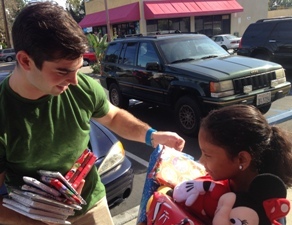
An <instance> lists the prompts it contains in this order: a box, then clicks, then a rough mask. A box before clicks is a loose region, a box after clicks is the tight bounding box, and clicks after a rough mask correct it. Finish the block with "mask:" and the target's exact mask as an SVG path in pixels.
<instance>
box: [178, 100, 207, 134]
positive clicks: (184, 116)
mask: <svg viewBox="0 0 292 225" xmlns="http://www.w3.org/2000/svg"><path fill="white" fill-rule="evenodd" d="M201 116H202V113H201V110H200V108H199V105H198V103H197V101H196V100H195V99H193V98H191V97H189V96H184V97H181V98H180V99H179V100H178V101H177V103H176V106H175V118H176V121H177V125H178V126H179V128H180V129H181V131H182V132H183V133H185V134H187V135H192V136H193V135H197V134H198V131H199V127H200V120H201Z"/></svg>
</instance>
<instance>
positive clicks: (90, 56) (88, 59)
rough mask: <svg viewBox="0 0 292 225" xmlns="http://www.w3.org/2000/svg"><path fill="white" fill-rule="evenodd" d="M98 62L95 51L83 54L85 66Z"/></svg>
mask: <svg viewBox="0 0 292 225" xmlns="http://www.w3.org/2000/svg"><path fill="white" fill-rule="evenodd" d="M95 62H96V55H95V52H93V51H88V52H85V53H84V54H83V66H89V65H90V64H92V63H95Z"/></svg>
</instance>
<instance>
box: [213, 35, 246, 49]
mask: <svg viewBox="0 0 292 225" xmlns="http://www.w3.org/2000/svg"><path fill="white" fill-rule="evenodd" d="M212 40H213V41H215V42H216V43H217V44H218V45H220V46H221V47H222V48H224V49H225V50H226V51H227V50H230V49H231V50H234V51H237V49H238V47H239V42H240V40H241V37H236V36H234V35H232V34H219V35H215V36H213V37H212Z"/></svg>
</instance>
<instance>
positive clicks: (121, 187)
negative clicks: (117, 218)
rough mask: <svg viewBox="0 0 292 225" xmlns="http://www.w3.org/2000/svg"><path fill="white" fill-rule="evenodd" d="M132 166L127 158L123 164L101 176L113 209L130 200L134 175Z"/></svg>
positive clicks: (109, 203)
mask: <svg viewBox="0 0 292 225" xmlns="http://www.w3.org/2000/svg"><path fill="white" fill-rule="evenodd" d="M131 166H132V164H131V162H130V160H129V159H128V158H127V157H126V158H125V160H124V161H123V163H122V164H120V165H119V166H117V167H116V168H115V169H113V170H111V171H109V172H107V173H106V174H104V175H102V176H101V181H102V183H103V184H104V185H105V188H106V197H107V201H108V205H109V207H110V208H113V207H114V206H116V205H119V204H120V203H121V202H122V201H123V200H124V199H126V198H128V197H129V196H130V194H131V192H132V188H133V179H134V173H133V169H132V168H131Z"/></svg>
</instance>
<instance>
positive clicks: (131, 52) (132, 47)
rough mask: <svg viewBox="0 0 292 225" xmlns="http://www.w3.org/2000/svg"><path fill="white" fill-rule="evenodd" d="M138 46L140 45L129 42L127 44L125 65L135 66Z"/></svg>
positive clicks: (124, 58)
mask: <svg viewBox="0 0 292 225" xmlns="http://www.w3.org/2000/svg"><path fill="white" fill-rule="evenodd" d="M137 44H138V43H137V42H129V43H127V44H126V49H125V55H124V57H123V64H126V65H134V63H135V56H136V49H137Z"/></svg>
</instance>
